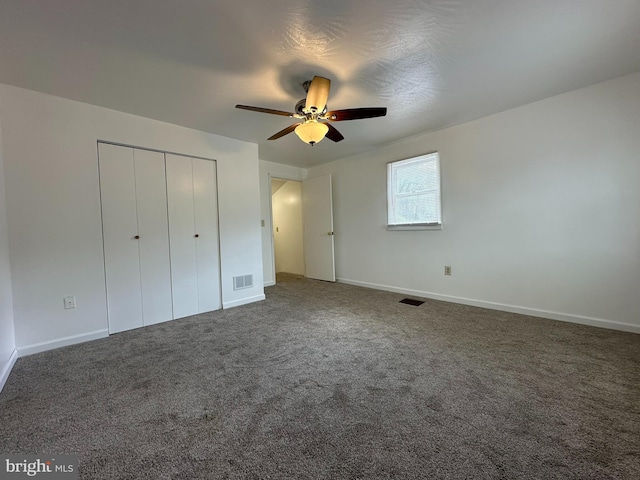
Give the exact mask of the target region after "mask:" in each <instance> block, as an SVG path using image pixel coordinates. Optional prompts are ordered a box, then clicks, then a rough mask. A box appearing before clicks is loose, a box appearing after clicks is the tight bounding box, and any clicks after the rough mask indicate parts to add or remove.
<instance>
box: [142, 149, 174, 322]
mask: <svg viewBox="0 0 640 480" xmlns="http://www.w3.org/2000/svg"><path fill="white" fill-rule="evenodd" d="M133 154H134V160H135V174H136V199H137V206H138V232H139V235H140V240H139V241H138V243H139V245H140V283H141V285H142V318H143V323H144V324H145V325H153V324H154V323H161V322H166V321H167V320H171V319H172V318H173V308H172V301H171V269H170V259H169V223H168V219H167V188H166V177H165V166H164V153H160V152H150V151H148V150H139V149H134V151H133Z"/></svg>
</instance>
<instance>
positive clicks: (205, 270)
mask: <svg viewBox="0 0 640 480" xmlns="http://www.w3.org/2000/svg"><path fill="white" fill-rule="evenodd" d="M192 165H193V202H194V212H195V228H196V235H197V237H196V258H197V270H198V310H199V311H200V312H210V311H211V310H217V309H219V308H220V307H221V306H222V305H221V303H222V302H221V298H220V253H219V252H220V247H219V241H218V194H217V181H216V164H215V162H212V161H210V160H200V159H197V158H194V159H193V160H192Z"/></svg>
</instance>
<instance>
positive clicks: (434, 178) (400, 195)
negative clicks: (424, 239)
mask: <svg viewBox="0 0 640 480" xmlns="http://www.w3.org/2000/svg"><path fill="white" fill-rule="evenodd" d="M387 175H388V180H387V189H388V192H387V195H388V224H389V225H403V224H405V225H408V224H416V223H418V224H420V223H432V224H433V223H437V224H439V223H440V222H441V220H440V218H441V217H440V168H439V158H438V154H437V153H432V154H429V155H423V156H420V157H415V158H411V159H408V160H400V161H398V162H393V163H390V164H389V165H388V169H387Z"/></svg>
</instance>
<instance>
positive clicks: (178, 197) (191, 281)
mask: <svg viewBox="0 0 640 480" xmlns="http://www.w3.org/2000/svg"><path fill="white" fill-rule="evenodd" d="M165 156H166V163H167V201H168V207H169V244H170V250H171V285H172V292H173V317H174V318H181V317H187V316H189V315H195V314H196V313H198V272H197V268H196V242H195V241H196V238H195V229H194V213H193V169H192V165H191V158H189V157H182V156H180V155H171V154H166V155H165Z"/></svg>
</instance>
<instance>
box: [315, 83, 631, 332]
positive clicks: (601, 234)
mask: <svg viewBox="0 0 640 480" xmlns="http://www.w3.org/2000/svg"><path fill="white" fill-rule="evenodd" d="M639 126H640V72H639V73H635V74H631V75H627V76H624V77H620V78H617V79H614V80H610V81H607V82H603V83H600V84H597V85H593V86H590V87H587V88H583V89H580V90H576V91H572V92H569V93H566V94H563V95H559V96H556V97H552V98H549V99H546V100H543V101H540V102H536V103H533V104H530V105H526V106H523V107H519V108H516V109H513V110H509V111H506V112H502V113H499V114H496V115H492V116H490V117H486V118H483V119H480V120H477V121H474V122H470V123H467V124H463V125H459V126H456V127H452V128H448V129H446V130H442V131H439V132H436V133H432V134H424V135H420V136H416V137H413V138H411V139H408V140H405V141H401V142H397V143H394V144H391V145H388V146H386V147H385V148H381V149H378V150H376V151H374V152H370V153H367V154H363V155H359V156H355V157H351V158H348V159H343V160H340V161H337V162H333V163H331V164H328V165H324V166H320V167H316V168H312V169H309V171H308V176H309V177H310V178H311V177H315V176H318V175H321V174H325V173H332V174H333V175H334V212H335V241H336V270H337V276H338V278H339V280H340V281H344V282H348V283H354V284H360V285H365V286H371V287H375V288H383V289H389V290H396V291H401V292H410V293H413V294H416V295H423V296H427V297H429V296H431V297H435V298H441V299H446V300H452V301H459V302H462V303H469V304H476V305H482V306H486V307H489V308H498V309H504V310H510V311H516V312H523V313H530V314H534V315H539V316H543V317H548V318H556V319H560V320H567V321H575V322H580V323H586V324H592V325H599V326H605V327H612V328H618V329H623V330H631V331H637V332H640V134H639V132H640V130H639ZM433 151H439V152H440V158H441V166H442V204H443V223H444V226H443V229H442V230H440V231H387V230H386V229H385V209H386V198H385V194H386V192H385V188H386V170H385V166H386V163H387V162H390V161H393V160H399V159H403V158H407V157H411V156H414V155H418V154H423V153H427V152H433ZM445 265H451V266H452V269H453V271H452V276H450V277H448V276H444V275H443V269H444V266H445Z"/></svg>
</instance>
